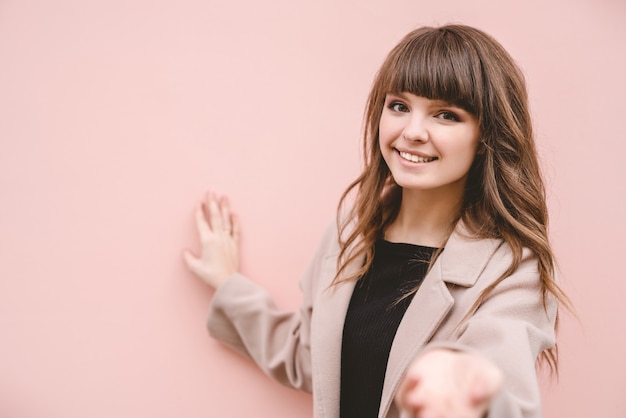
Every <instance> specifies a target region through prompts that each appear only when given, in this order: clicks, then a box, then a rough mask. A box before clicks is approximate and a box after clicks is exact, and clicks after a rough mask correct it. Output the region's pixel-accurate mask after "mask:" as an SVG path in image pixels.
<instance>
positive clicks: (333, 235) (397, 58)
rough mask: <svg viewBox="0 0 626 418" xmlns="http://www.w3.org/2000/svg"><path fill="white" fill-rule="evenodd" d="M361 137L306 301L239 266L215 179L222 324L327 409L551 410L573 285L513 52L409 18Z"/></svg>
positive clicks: (213, 218)
mask: <svg viewBox="0 0 626 418" xmlns="http://www.w3.org/2000/svg"><path fill="white" fill-rule="evenodd" d="M364 153H365V167H364V169H363V173H362V174H361V175H360V176H359V177H358V178H357V179H356V180H355V181H354V182H353V183H352V184H351V185H350V186H349V187H348V189H347V190H346V192H345V193H344V195H343V197H342V199H341V201H340V204H339V211H338V213H339V215H338V217H337V222H336V225H334V224H333V226H331V227H330V228H329V229H328V230H327V232H326V234H325V236H324V238H323V240H322V243H321V245H320V247H319V249H318V251H317V253H316V255H315V256H314V258H313V261H312V262H311V264H310V266H309V268H308V270H307V271H306V272H305V274H304V275H303V277H302V279H301V288H302V291H303V303H302V307H301V309H300V311H298V312H281V311H279V310H277V308H276V307H275V305H274V304H273V302H272V299H271V297H270V296H269V295H268V294H267V293H266V292H265V291H264V290H263V289H262V288H260V287H259V286H258V285H255V284H254V283H252V282H251V281H249V280H248V279H247V278H245V277H243V276H242V275H241V274H239V273H238V237H239V225H238V223H237V221H236V219H235V218H234V217H233V216H232V214H231V212H230V209H229V206H228V204H227V202H226V200H225V199H223V198H220V197H218V196H215V195H214V194H209V195H208V196H207V199H206V201H205V202H204V203H203V205H201V206H200V207H199V208H198V210H197V214H196V221H197V227H198V231H199V233H200V237H201V243H202V249H201V254H200V255H199V256H194V255H192V254H191V253H189V252H186V253H185V259H186V262H187V265H188V267H189V269H190V270H191V271H192V272H193V273H195V274H196V275H197V276H198V277H199V278H201V279H202V280H204V281H205V282H206V283H208V284H209V285H210V286H212V287H214V288H216V289H217V291H216V293H215V295H214V298H213V301H212V306H211V314H210V319H209V329H210V332H211V334H212V335H213V336H214V337H215V338H218V339H220V340H222V341H223V342H225V343H226V344H228V345H230V346H232V347H233V348H235V349H236V350H238V351H240V352H242V353H243V354H245V355H247V356H249V357H251V358H252V359H253V360H254V361H255V362H256V363H257V364H258V365H259V366H260V367H261V368H262V369H263V370H264V371H265V372H266V373H268V374H269V375H271V376H273V377H274V378H276V379H278V380H279V381H280V382H282V383H284V384H286V385H289V386H292V387H295V388H297V389H301V390H305V391H312V392H313V398H314V409H315V411H314V416H315V417H326V418H328V417H342V418H352V417H355V418H356V417H358V418H365V417H381V418H382V417H387V418H392V417H399V416H401V415H402V414H406V415H405V416H415V417H454V418H459V417H463V418H465V417H484V416H485V415H486V416H489V417H497V418H512V417H537V416H540V415H541V407H540V399H539V388H538V384H537V375H536V369H535V367H536V363H537V360H538V359H543V360H545V362H547V364H548V365H550V366H551V367H552V368H555V367H556V356H555V354H556V352H555V322H556V316H557V303H558V301H562V302H566V297H565V296H564V295H563V294H562V292H561V291H560V289H559V287H558V285H557V284H556V281H555V272H554V257H553V254H552V251H551V248H550V244H549V241H548V233H547V224H548V219H547V209H546V203H545V195H544V186H543V182H542V178H541V173H540V169H539V165H538V161H537V154H536V150H535V145H534V140H533V133H532V127H531V121H530V116H529V110H528V102H527V95H526V88H525V83H524V79H523V76H522V74H521V72H520V70H519V69H518V67H517V66H516V65H515V63H514V62H513V60H512V59H511V57H510V56H509V54H508V53H507V52H506V51H505V50H504V49H503V48H502V46H500V44H498V43H497V42H496V41H495V40H494V39H493V38H491V37H490V36H489V35H487V34H485V33H483V32H481V31H479V30H477V29H474V28H471V27H467V26H462V25H449V26H444V27H439V28H429V27H426V28H420V29H417V30H415V31H413V32H411V33H409V34H408V35H407V36H406V37H405V38H404V39H403V40H402V41H401V42H400V43H399V44H398V45H397V46H396V47H395V48H394V49H393V50H392V51H391V52H390V54H389V56H388V57H387V59H386V60H385V62H384V63H383V65H382V68H381V69H380V71H379V73H378V75H377V76H376V79H375V82H374V85H373V88H372V91H371V93H370V95H369V100H368V103H367V111H366V132H365V140H364ZM352 193H354V200H353V201H354V203H353V204H352V206H351V207H350V208H347V209H346V208H344V206H346V204H345V202H346V201H347V198H348V196H352Z"/></svg>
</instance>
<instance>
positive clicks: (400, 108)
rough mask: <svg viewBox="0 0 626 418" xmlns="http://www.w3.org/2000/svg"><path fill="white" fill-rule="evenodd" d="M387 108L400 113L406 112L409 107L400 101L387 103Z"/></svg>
mask: <svg viewBox="0 0 626 418" xmlns="http://www.w3.org/2000/svg"><path fill="white" fill-rule="evenodd" d="M389 109H391V110H393V111H394V112H401V113H406V112H408V111H409V108H408V107H406V106H405V105H404V104H403V103H400V102H391V103H389Z"/></svg>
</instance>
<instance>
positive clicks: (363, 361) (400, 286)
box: [340, 239, 435, 418]
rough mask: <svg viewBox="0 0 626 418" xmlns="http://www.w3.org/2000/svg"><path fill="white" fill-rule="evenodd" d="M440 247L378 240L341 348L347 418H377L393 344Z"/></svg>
mask: <svg viewBox="0 0 626 418" xmlns="http://www.w3.org/2000/svg"><path fill="white" fill-rule="evenodd" d="M434 251H435V248H431V247H422V246H419V245H413V244H402V243H392V242H389V241H385V240H382V239H381V240H378V241H377V242H376V244H375V246H374V260H373V262H372V266H371V267H370V269H369V270H368V271H367V273H365V275H364V276H363V277H362V278H361V279H359V281H358V283H357V284H356V286H355V288H354V293H353V294H352V298H351V299H350V305H349V306H348V312H347V314H346V320H345V323H344V328H343V340H342V347H341V393H340V396H341V399H340V412H341V418H370V417H371V418H376V417H377V416H378V410H379V408H380V400H381V396H382V390H383V383H384V380H385V370H386V368H387V361H388V359H389V351H390V350H391V343H392V342H393V339H394V337H395V335H396V331H397V330H398V326H399V325H400V321H401V320H402V317H403V316H404V313H405V312H406V310H407V308H408V306H409V304H410V303H411V300H412V298H413V294H411V295H410V296H408V297H406V298H404V299H401V298H402V296H404V295H406V294H407V293H408V292H409V291H410V290H411V289H414V288H415V287H416V286H417V285H418V284H419V283H420V282H421V281H422V280H423V279H424V276H425V275H426V270H427V268H428V263H429V261H430V258H431V256H432V254H433V252H434Z"/></svg>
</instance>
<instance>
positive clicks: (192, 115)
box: [0, 0, 626, 418]
mask: <svg viewBox="0 0 626 418" xmlns="http://www.w3.org/2000/svg"><path fill="white" fill-rule="evenodd" d="M447 22H463V23H467V24H471V25H475V26H477V27H479V28H482V29H484V30H486V31H487V32H489V33H491V34H493V35H494V36H495V37H496V38H497V39H499V40H500V41H501V42H502V43H503V44H504V45H505V47H506V48H507V49H508V50H509V51H510V52H511V53H512V54H513V56H514V57H516V58H517V60H518V61H519V62H520V63H521V66H522V67H523V69H524V71H525V73H526V75H527V79H528V84H529V89H530V94H531V102H532V110H533V115H534V118H535V121H536V131H537V136H538V141H539V148H540V150H541V154H542V159H543V164H544V167H545V171H546V174H547V178H548V183H549V187H548V189H549V196H550V202H549V203H550V208H551V216H552V236H553V242H554V246H555V249H556V251H557V254H558V256H559V261H560V266H561V278H562V280H563V283H564V286H565V288H566V290H567V291H568V292H569V294H570V296H571V298H572V299H573V300H574V302H575V304H576V307H577V310H578V314H579V317H580V320H579V321H578V320H575V319H574V318H572V317H571V316H565V317H564V318H563V321H562V326H561V331H560V343H561V356H562V357H561V359H562V362H561V376H560V381H559V382H558V384H545V385H544V403H545V416H547V417H569V418H577V417H581V418H583V417H584V418H588V417H602V418H618V417H624V416H626V396H625V394H626V356H625V355H624V354H625V352H626V332H624V331H625V327H624V324H623V321H624V318H626V303H624V301H623V299H624V297H625V295H626V280H624V279H625V278H626V277H625V275H624V273H623V271H624V260H625V256H624V251H625V249H626V245H625V244H626V243H625V238H624V237H626V227H625V226H626V221H625V220H624V219H623V216H624V213H626V204H625V203H626V197H625V195H624V192H625V187H624V183H625V179H626V168H625V167H626V164H625V163H624V161H623V160H624V155H625V154H626V142H625V138H624V122H625V120H626V113H625V106H624V100H625V98H624V97H625V95H626V81H625V78H624V74H626V48H625V47H624V45H625V42H626V3H624V2H622V1H619V0H553V1H546V0H529V1H515V2H513V1H487V0H483V1H466V0H448V1H439V2H418V1H408V0H403V1H402V0H393V1H373V0H344V1H331V0H324V1H315V2H313V1H309V2H299V1H293V0H279V1H272V2H269V3H268V2H261V1H254V0H247V1H230V0H228V1H227V0H204V1H199V0H198V1H194V0H184V1H162V0H159V1H154V0H106V1H105V0H99V1H80V0H59V1H54V2H49V1H42V0H19V1H18V0H3V1H0V196H1V199H2V200H1V202H0V417H2V418H40V417H41V418H85V417H88V418H100V417H102V418H104V417H107V418H108V417H123V418H126V417H129V418H130V417H153V418H165V417H168V418H171V417H185V418H193V417H209V416H212V417H215V416H220V417H246V416H254V417H267V418H270V417H272V418H276V417H278V418H280V417H285V418H293V417H309V416H311V412H310V410H311V404H310V397H309V396H308V395H304V394H298V393H296V392H294V391H292V390H289V389H286V388H283V387H281V386H279V385H278V384H277V383H274V382H273V381H270V380H269V379H268V378H266V377H265V376H263V375H262V374H261V373H260V372H259V371H257V370H256V369H255V368H254V367H253V365H252V364H251V363H250V362H249V361H247V360H244V359H242V358H240V357H239V356H237V355H235V354H233V353H231V352H230V351H228V350H227V349H225V348H224V347H223V346H221V345H220V344H219V343H217V342H215V341H213V340H211V339H210V338H209V337H208V336H207V333H206V330H205V328H204V324H205V320H206V314H207V310H208V305H209V301H210V296H211V295H210V291H209V289H208V288H206V287H205V286H203V285H202V284H201V283H199V282H198V281H197V280H195V279H194V278H193V277H191V276H190V274H189V273H187V272H186V271H185V269H184V267H183V263H182V257H181V251H182V249H183V248H184V247H195V246H196V244H197V238H196V236H195V231H194V229H193V228H194V227H193V218H192V212H193V207H194V205H195V204H196V203H197V201H198V200H199V199H200V198H201V197H202V196H203V193H204V191H205V190H206V189H207V188H213V189H217V190H219V191H222V192H227V193H228V194H229V195H230V196H231V200H232V202H233V205H234V206H235V208H236V209H237V212H238V213H239V215H240V218H241V221H242V223H243V227H244V236H243V260H244V262H243V270H244V272H245V273H247V274H249V275H251V276H253V277H254V278H255V279H256V280H257V281H258V282H261V283H262V284H264V285H266V286H267V287H268V288H269V289H270V291H271V292H272V293H273V294H274V295H275V296H276V299H277V301H278V303H279V304H280V305H281V306H283V307H285V308H295V307H296V306H297V305H298V303H299V300H300V295H299V291H298V288H297V279H298V277H299V274H300V272H301V271H302V270H303V269H304V267H305V264H306V263H307V261H308V259H309V257H310V256H311V254H312V251H313V249H314V247H315V246H316V244H317V241H318V239H319V237H320V234H321V232H322V229H323V227H324V225H326V224H327V222H329V221H330V220H331V219H332V217H333V216H334V210H335V205H336V203H337V200H338V198H339V195H340V193H341V191H342V190H343V189H344V187H345V186H346V185H347V184H348V182H349V181H351V180H352V179H353V178H354V177H355V175H356V174H357V172H358V170H359V164H360V161H359V156H360V148H359V137H360V130H361V116H362V112H363V106H364V103H365V97H366V95H367V93H368V89H369V86H370V83H371V81H372V77H373V75H374V72H375V71H376V70H377V68H378V66H379V64H380V63H381V61H382V59H383V57H384V55H385V54H386V53H387V52H388V50H389V49H390V48H391V47H392V46H393V45H394V44H395V43H396V42H397V41H398V40H399V39H400V37H401V36H402V35H404V34H405V33H406V32H408V31H409V30H411V29H412V28H414V27H416V26H419V25H422V24H439V23H447Z"/></svg>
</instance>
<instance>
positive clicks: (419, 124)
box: [402, 114, 430, 142]
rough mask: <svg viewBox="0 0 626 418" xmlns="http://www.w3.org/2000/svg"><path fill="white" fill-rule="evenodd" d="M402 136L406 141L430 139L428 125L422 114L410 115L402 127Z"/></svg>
mask: <svg viewBox="0 0 626 418" xmlns="http://www.w3.org/2000/svg"><path fill="white" fill-rule="evenodd" d="M402 136H403V137H404V138H405V139H406V140H408V141H418V142H426V141H428V140H429V139H430V134H429V132H428V126H427V123H426V120H425V117H424V116H422V115H417V114H414V115H411V118H410V119H409V120H408V121H407V125H406V126H405V127H404V131H403V132H402Z"/></svg>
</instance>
